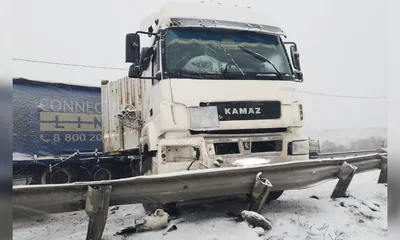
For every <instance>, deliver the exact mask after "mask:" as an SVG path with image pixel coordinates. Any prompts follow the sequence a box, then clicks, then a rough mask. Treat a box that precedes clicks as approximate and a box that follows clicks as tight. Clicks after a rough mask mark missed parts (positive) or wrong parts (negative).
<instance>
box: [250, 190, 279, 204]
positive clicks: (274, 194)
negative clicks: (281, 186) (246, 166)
mask: <svg viewBox="0 0 400 240" xmlns="http://www.w3.org/2000/svg"><path fill="white" fill-rule="evenodd" d="M282 194H283V190H281V191H272V192H270V193H269V195H268V197H267V200H266V201H265V204H268V203H270V202H272V201H274V200H277V199H278V198H280V197H281V196H282ZM246 196H247V197H248V198H250V199H252V198H253V197H252V196H251V194H246Z"/></svg>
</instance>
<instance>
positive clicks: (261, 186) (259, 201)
mask: <svg viewBox="0 0 400 240" xmlns="http://www.w3.org/2000/svg"><path fill="white" fill-rule="evenodd" d="M261 174H262V173H261V172H259V173H257V175H256V180H255V182H254V187H253V190H252V191H251V196H252V198H253V199H252V200H253V202H252V204H251V205H250V208H249V210H250V211H254V212H260V211H261V208H262V207H263V206H264V204H265V201H266V200H267V198H268V195H269V193H270V192H271V188H272V184H271V182H270V181H268V179H266V178H262V177H261Z"/></svg>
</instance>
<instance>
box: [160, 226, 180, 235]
mask: <svg viewBox="0 0 400 240" xmlns="http://www.w3.org/2000/svg"><path fill="white" fill-rule="evenodd" d="M175 230H178V227H177V226H176V225H175V224H172V225H171V226H170V227H168V229H167V231H166V232H165V233H163V235H167V233H169V232H172V231H175Z"/></svg>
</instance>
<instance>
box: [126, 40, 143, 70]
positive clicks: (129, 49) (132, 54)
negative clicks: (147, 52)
mask: <svg viewBox="0 0 400 240" xmlns="http://www.w3.org/2000/svg"><path fill="white" fill-rule="evenodd" d="M139 61H140V36H139V34H138V33H129V34H127V35H126V41H125V62H127V63H133V64H134V65H139ZM129 72H130V71H129Z"/></svg>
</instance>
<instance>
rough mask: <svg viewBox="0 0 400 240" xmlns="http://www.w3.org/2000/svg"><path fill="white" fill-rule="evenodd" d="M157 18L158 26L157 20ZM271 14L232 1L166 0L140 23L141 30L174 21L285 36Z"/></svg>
mask: <svg viewBox="0 0 400 240" xmlns="http://www.w3.org/2000/svg"><path fill="white" fill-rule="evenodd" d="M156 19H158V21H159V22H158V25H156V24H155V20H156ZM273 23H274V21H273V19H272V16H268V14H267V13H266V12H264V11H258V10H255V9H252V8H251V7H247V6H238V5H234V4H232V3H209V2H204V1H199V2H193V1H185V2H183V1H167V2H166V3H165V5H164V6H163V7H162V8H161V9H160V11H158V12H154V13H153V14H151V15H148V16H147V17H146V18H144V19H143V20H142V22H141V24H140V26H141V30H142V31H148V28H149V27H150V26H153V29H154V30H155V31H157V29H158V28H160V27H161V28H167V27H170V26H171V24H173V25H175V26H181V27H185V26H186V27H217V28H230V29H243V30H249V31H260V32H266V33H271V34H276V35H285V34H284V32H283V30H282V29H281V28H279V27H276V26H274V25H271V24H273Z"/></svg>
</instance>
